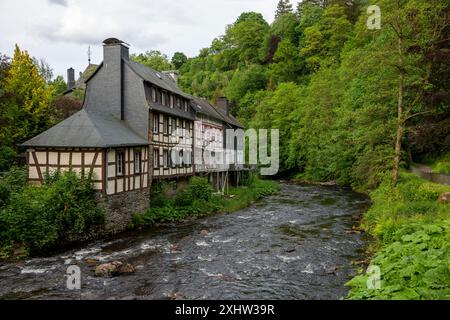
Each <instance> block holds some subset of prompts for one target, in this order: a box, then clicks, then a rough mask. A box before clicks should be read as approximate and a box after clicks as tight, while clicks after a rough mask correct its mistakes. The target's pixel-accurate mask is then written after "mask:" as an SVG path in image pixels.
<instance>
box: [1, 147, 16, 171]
mask: <svg viewBox="0 0 450 320" xmlns="http://www.w3.org/2000/svg"><path fill="white" fill-rule="evenodd" d="M15 157H16V151H14V149H12V148H10V147H7V146H0V172H3V171H7V170H9V169H10V168H11V166H12V165H13V163H14V158H15Z"/></svg>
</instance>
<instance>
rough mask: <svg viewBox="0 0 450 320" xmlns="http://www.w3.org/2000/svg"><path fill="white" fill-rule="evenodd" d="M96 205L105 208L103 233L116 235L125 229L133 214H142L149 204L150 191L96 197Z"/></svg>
mask: <svg viewBox="0 0 450 320" xmlns="http://www.w3.org/2000/svg"><path fill="white" fill-rule="evenodd" d="M97 202H98V204H99V205H100V206H101V207H103V208H105V233H106V234H109V235H110V234H116V233H119V232H122V231H124V230H126V229H127V227H128V226H129V224H130V222H131V221H132V217H133V214H135V213H143V212H144V211H146V210H147V209H148V207H149V204H150V189H149V188H145V189H142V190H133V191H127V192H123V193H119V194H114V195H109V196H106V197H105V196H104V195H102V194H98V195H97Z"/></svg>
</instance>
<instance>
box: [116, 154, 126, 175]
mask: <svg viewBox="0 0 450 320" xmlns="http://www.w3.org/2000/svg"><path fill="white" fill-rule="evenodd" d="M124 160H125V152H123V151H117V152H116V175H117V176H123V175H124V168H125V166H124Z"/></svg>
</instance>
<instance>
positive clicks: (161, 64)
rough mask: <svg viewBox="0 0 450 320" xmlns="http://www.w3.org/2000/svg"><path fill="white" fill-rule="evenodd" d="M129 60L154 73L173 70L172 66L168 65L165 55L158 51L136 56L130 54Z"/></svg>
mask: <svg viewBox="0 0 450 320" xmlns="http://www.w3.org/2000/svg"><path fill="white" fill-rule="evenodd" d="M131 59H132V60H134V61H136V62H138V63H141V64H143V65H145V66H147V67H149V68H152V69H154V70H156V71H167V70H172V69H173V65H172V64H171V63H170V61H169V58H168V57H167V55H165V54H163V53H161V51H158V50H151V51H147V52H145V53H140V54H138V55H136V54H132V55H131Z"/></svg>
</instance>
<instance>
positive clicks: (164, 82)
mask: <svg viewBox="0 0 450 320" xmlns="http://www.w3.org/2000/svg"><path fill="white" fill-rule="evenodd" d="M124 61H125V62H126V63H127V64H128V65H129V66H130V68H131V69H132V70H133V71H134V72H136V74H137V75H138V76H140V77H141V78H142V79H144V80H146V81H148V82H151V83H153V84H154V85H156V86H158V87H160V88H163V89H165V90H167V91H172V92H173V93H176V94H178V95H180V96H182V97H184V98H186V99H190V96H189V95H188V94H186V93H184V92H183V91H182V90H181V89H180V88H179V87H178V85H177V84H176V83H175V81H173V80H172V78H171V77H170V76H169V75H167V74H165V73H163V72H159V71H155V70H153V69H151V68H149V67H147V66H144V65H142V64H140V63H137V62H134V61H132V60H124ZM158 75H159V76H158Z"/></svg>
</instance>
